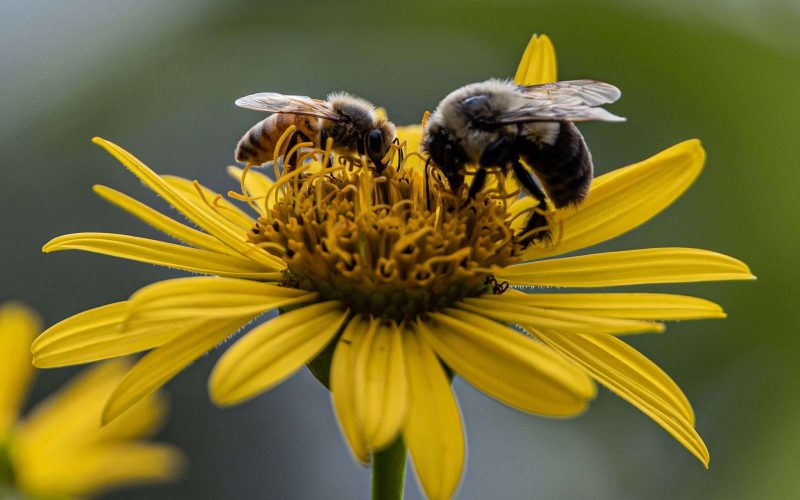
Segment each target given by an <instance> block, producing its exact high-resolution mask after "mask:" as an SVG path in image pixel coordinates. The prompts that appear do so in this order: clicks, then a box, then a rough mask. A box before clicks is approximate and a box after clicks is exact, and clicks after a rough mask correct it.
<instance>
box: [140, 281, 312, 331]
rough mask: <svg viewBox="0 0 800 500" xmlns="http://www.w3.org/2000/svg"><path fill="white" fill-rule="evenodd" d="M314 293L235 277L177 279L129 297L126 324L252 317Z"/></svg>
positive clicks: (310, 296)
mask: <svg viewBox="0 0 800 500" xmlns="http://www.w3.org/2000/svg"><path fill="white" fill-rule="evenodd" d="M316 297H317V294H316V293H309V292H307V291H305V290H298V289H295V288H289V287H282V286H277V285H274V284H271V283H261V282H257V281H251V280H240V279H235V278H217V277H214V278H207V277H201V278H177V279H172V280H164V281H160V282H158V283H154V284H152V285H149V286H146V287H144V288H142V289H140V290H139V291H138V292H136V293H135V294H133V295H132V296H131V299H130V307H129V310H128V318H127V324H129V325H136V324H137V323H139V322H153V321H157V322H164V321H175V320H180V319H183V320H192V319H194V318H198V317H203V318H223V317H237V316H248V315H249V316H251V317H253V316H256V315H258V314H261V313H263V312H265V311H267V310H269V309H274V308H276V307H284V306H288V305H293V304H298V303H302V302H310V301H312V300H314V299H315V298H316Z"/></svg>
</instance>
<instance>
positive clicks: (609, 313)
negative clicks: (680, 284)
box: [482, 290, 725, 320]
mask: <svg viewBox="0 0 800 500" xmlns="http://www.w3.org/2000/svg"><path fill="white" fill-rule="evenodd" d="M482 298H483V299H485V300H491V301H496V302H506V301H510V302H513V303H517V304H525V305H529V306H535V307H540V308H541V307H543V308H547V309H556V310H566V311H571V312H575V313H580V314H586V315H591V316H601V317H604V318H627V319H644V320H685V319H709V318H724V317H725V313H724V312H723V310H722V308H721V307H720V306H719V305H717V304H715V303H714V302H711V301H710V300H706V299H701V298H697V297H689V296H686V295H673V294H667V293H522V292H519V291H517V290H508V291H507V292H506V293H505V294H503V295H485V296H483V297H482Z"/></svg>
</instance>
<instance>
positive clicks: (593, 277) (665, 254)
mask: <svg viewBox="0 0 800 500" xmlns="http://www.w3.org/2000/svg"><path fill="white" fill-rule="evenodd" d="M498 279H503V280H506V281H508V282H509V283H510V284H512V285H530V286H565V287H581V288H593V287H606V286H622V285H643V284H647V283H690V282H695V281H725V280H751V279H755V277H754V276H753V275H752V274H750V269H749V268H748V267H747V265H745V264H744V263H743V262H741V261H739V260H736V259H734V258H733V257H728V256H727V255H722V254H719V253H716V252H710V251H708V250H698V249H695V248H645V249H641V250H625V251H621V252H607V253H598V254H593V255H582V256H579V257H566V258H562V259H550V260H541V261H537V262H528V263H525V264H518V265H514V266H509V267H507V268H505V269H503V271H502V272H500V273H499V275H498Z"/></svg>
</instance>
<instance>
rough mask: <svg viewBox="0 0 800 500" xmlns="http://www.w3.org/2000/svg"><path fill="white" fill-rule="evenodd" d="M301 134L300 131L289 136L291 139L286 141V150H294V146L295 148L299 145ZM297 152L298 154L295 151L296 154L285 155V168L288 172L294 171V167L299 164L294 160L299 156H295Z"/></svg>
mask: <svg viewBox="0 0 800 500" xmlns="http://www.w3.org/2000/svg"><path fill="white" fill-rule="evenodd" d="M299 135H300V134H299V132H295V133H293V134H292V136H291V137H289V140H288V141H286V149H285V151H287V152H289V151H291V150H292V148H294V147H295V146H296V145H297V143H298V142H299V140H300V138H299ZM296 154H297V152H295V154H292V155H291V156H284V157H283V168H284V169H286V172H287V173H288V172H292V171H293V170H294V168H295V167H296V166H297V165H295V164H294V160H295V159H296V158H297V157H296V156H295V155H296Z"/></svg>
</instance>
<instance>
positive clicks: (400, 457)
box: [372, 437, 406, 500]
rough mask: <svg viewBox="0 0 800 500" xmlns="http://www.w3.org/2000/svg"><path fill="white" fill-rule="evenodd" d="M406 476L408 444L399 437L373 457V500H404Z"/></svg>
mask: <svg viewBox="0 0 800 500" xmlns="http://www.w3.org/2000/svg"><path fill="white" fill-rule="evenodd" d="M405 475H406V444H405V443H404V442H403V438H402V437H398V438H397V439H396V440H395V442H394V443H392V444H391V445H389V447H388V448H386V449H384V450H381V451H379V452H377V453H375V454H374V455H373V456H372V500H402V499H403V484H404V483H405Z"/></svg>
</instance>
